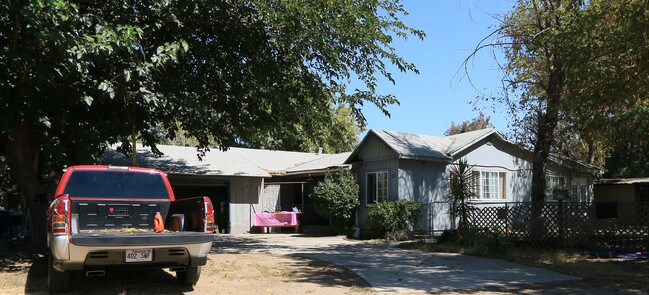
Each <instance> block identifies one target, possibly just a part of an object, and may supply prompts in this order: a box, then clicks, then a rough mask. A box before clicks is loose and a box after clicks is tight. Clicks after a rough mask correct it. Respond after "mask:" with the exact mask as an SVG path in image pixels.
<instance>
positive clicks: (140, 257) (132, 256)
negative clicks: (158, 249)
mask: <svg viewBox="0 0 649 295" xmlns="http://www.w3.org/2000/svg"><path fill="white" fill-rule="evenodd" d="M147 261H153V249H133V250H126V262H147Z"/></svg>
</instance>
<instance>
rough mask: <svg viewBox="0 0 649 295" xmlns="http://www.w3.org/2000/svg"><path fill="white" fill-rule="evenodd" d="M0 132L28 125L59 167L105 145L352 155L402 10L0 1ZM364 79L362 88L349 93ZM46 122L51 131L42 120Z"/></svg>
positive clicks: (383, 101)
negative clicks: (134, 142) (183, 143)
mask: <svg viewBox="0 0 649 295" xmlns="http://www.w3.org/2000/svg"><path fill="white" fill-rule="evenodd" d="M0 8H1V9H0V13H1V15H0V22H1V23H2V25H1V26H0V36H3V37H4V38H2V39H0V42H2V43H0V57H1V58H2V60H3V61H4V63H3V65H5V66H6V70H3V71H2V72H0V105H2V106H3V108H4V109H3V110H5V111H4V112H2V114H0V116H1V118H0V133H3V134H4V133H7V132H11V131H12V130H13V129H15V128H16V125H17V124H19V123H21V122H26V123H28V125H29V126H30V127H33V128H30V130H33V132H34V134H33V138H35V141H34V142H36V144H35V145H37V146H35V147H33V148H34V149H35V150H42V151H43V152H44V154H48V155H51V156H49V157H48V159H47V160H46V162H47V161H51V163H52V166H53V167H56V166H57V165H61V162H65V163H78V162H84V163H88V162H92V161H95V160H96V155H97V153H99V152H100V151H101V149H102V147H104V146H105V145H106V144H107V143H116V142H126V143H128V142H129V141H130V140H129V139H130V136H131V134H132V131H133V130H136V133H137V135H138V137H139V140H141V141H142V142H143V143H144V144H147V145H152V146H154V145H155V144H156V143H158V142H161V141H162V140H163V138H161V137H160V136H158V135H159V134H163V135H165V136H167V137H168V138H167V139H169V140H173V137H175V136H176V135H177V134H179V133H182V134H183V136H186V137H187V138H192V139H195V141H193V142H192V143H193V144H195V145H196V146H198V147H201V148H205V147H209V146H213V145H217V146H219V147H220V148H228V147H230V146H233V145H235V144H236V145H244V146H251V147H266V148H278V149H291V150H310V151H315V150H317V148H318V147H324V148H325V151H326V152H342V151H348V150H350V149H351V148H352V147H353V145H354V144H355V141H356V136H357V134H358V132H359V130H361V129H360V128H361V127H362V126H363V124H364V123H365V118H364V117H363V116H362V113H361V109H360V107H361V106H362V105H363V103H364V102H369V103H373V104H375V105H377V106H378V107H379V108H380V109H381V110H382V111H384V112H385V113H386V114H387V111H386V109H387V106H388V105H390V104H394V103H398V101H397V100H396V98H394V97H393V96H391V95H389V94H382V93H377V91H376V85H375V84H376V76H377V75H384V76H386V77H390V73H388V71H387V69H386V65H385V64H388V63H395V64H397V65H399V66H398V67H399V68H400V69H401V70H405V71H416V69H415V67H414V65H412V64H409V63H407V62H406V61H404V60H402V59H401V58H400V57H399V56H398V55H397V54H396V52H394V49H393V48H392V47H391V46H390V43H391V42H392V39H393V38H395V36H402V37H405V36H408V35H415V36H417V37H420V38H422V37H423V32H421V31H417V30H413V29H411V28H409V27H407V26H405V25H404V24H403V23H402V22H401V21H400V19H399V18H400V17H401V16H403V15H404V14H405V11H404V10H403V8H402V7H401V6H400V5H399V1H396V0H381V1H372V2H367V1H350V0H346V1H329V0H318V1H308V2H299V1H283V0H282V1H279V0H254V1H148V0H146V1H139V2H124V1H113V0H108V1H84V2H74V3H70V2H69V1H63V0H55V1H43V0H28V1H5V2H0ZM354 77H360V79H361V81H363V82H364V83H365V84H366V88H367V89H362V90H358V91H355V92H351V93H347V92H346V89H345V87H344V85H345V84H347V83H349V81H350V80H351V79H354ZM42 118H47V120H42ZM57 169H58V168H57Z"/></svg>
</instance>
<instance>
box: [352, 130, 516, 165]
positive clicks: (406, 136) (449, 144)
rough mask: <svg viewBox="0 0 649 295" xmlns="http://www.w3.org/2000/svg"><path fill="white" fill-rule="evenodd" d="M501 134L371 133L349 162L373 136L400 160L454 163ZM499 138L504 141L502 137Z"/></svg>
mask: <svg viewBox="0 0 649 295" xmlns="http://www.w3.org/2000/svg"><path fill="white" fill-rule="evenodd" d="M492 134H498V132H497V131H496V129H494V128H487V129H481V130H477V131H471V132H466V133H462V134H457V135H452V136H443V137H441V136H432V135H423V134H412V133H404V132H398V131H385V130H370V131H369V132H368V133H367V135H366V136H365V137H364V138H363V140H362V141H361V143H360V144H359V145H358V146H357V147H356V149H355V150H354V151H353V152H352V154H351V155H350V156H349V158H347V161H345V163H351V162H352V161H353V159H354V158H355V157H356V156H357V155H358V153H359V152H360V150H361V149H362V148H363V147H364V145H365V144H367V143H368V142H369V140H368V138H369V137H370V136H375V137H377V138H378V139H379V140H380V141H381V142H383V143H384V144H385V145H386V146H387V147H388V148H390V149H391V150H392V151H393V152H394V153H395V154H396V155H397V157H398V158H400V159H423V160H432V161H443V162H450V161H452V160H453V156H454V155H456V154H457V153H460V152H462V151H463V150H465V149H466V148H468V147H470V146H472V145H473V144H475V143H477V142H479V141H480V140H482V139H484V138H486V137H488V136H490V135H492ZM498 138H500V139H503V140H504V138H503V137H502V136H500V135H499V134H498Z"/></svg>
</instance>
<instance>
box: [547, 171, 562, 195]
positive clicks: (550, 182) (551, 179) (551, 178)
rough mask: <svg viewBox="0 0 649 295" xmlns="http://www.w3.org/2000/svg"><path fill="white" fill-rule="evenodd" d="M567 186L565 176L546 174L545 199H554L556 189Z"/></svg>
mask: <svg viewBox="0 0 649 295" xmlns="http://www.w3.org/2000/svg"><path fill="white" fill-rule="evenodd" d="M564 186H565V179H564V178H563V176H556V175H546V176H545V199H546V200H553V199H554V189H555V188H563V187H564Z"/></svg>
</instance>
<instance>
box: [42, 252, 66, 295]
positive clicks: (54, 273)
mask: <svg viewBox="0 0 649 295" xmlns="http://www.w3.org/2000/svg"><path fill="white" fill-rule="evenodd" d="M48 256H49V259H48V260H49V261H48V265H47V288H48V290H49V292H50V294H60V293H66V292H68V291H70V272H69V271H58V270H56V269H54V266H53V262H54V255H52V253H50V255H48Z"/></svg>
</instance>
